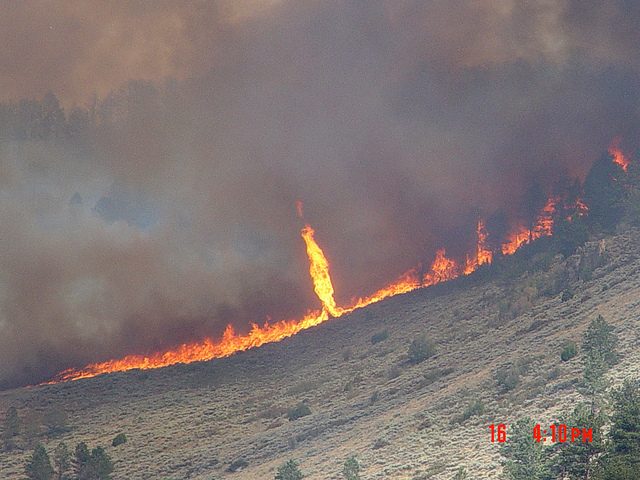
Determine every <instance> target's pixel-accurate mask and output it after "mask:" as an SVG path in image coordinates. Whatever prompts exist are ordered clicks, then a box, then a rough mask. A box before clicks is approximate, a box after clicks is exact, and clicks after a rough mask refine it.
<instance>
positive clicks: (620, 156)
mask: <svg viewBox="0 0 640 480" xmlns="http://www.w3.org/2000/svg"><path fill="white" fill-rule="evenodd" d="M621 142H622V137H615V138H614V139H613V141H612V142H611V145H609V155H611V156H612V157H613V161H614V162H615V163H617V164H618V165H620V167H621V168H622V170H624V171H625V172H626V171H627V169H628V168H629V163H630V160H629V158H628V157H627V156H625V154H624V153H623V152H622V150H621V149H620V143H621Z"/></svg>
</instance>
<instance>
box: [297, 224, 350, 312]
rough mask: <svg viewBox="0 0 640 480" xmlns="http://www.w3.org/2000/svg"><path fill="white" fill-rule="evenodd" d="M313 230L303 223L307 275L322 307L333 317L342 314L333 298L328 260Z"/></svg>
mask: <svg viewBox="0 0 640 480" xmlns="http://www.w3.org/2000/svg"><path fill="white" fill-rule="evenodd" d="M314 233H315V231H314V230H313V228H311V225H305V226H304V228H303V229H302V232H301V235H302V238H303V239H304V243H305V245H306V246H307V257H309V275H311V279H312V280H313V290H314V291H315V292H316V295H317V296H318V298H319V299H320V301H321V302H322V307H323V308H322V309H323V310H324V311H326V312H327V313H329V314H330V315H332V316H334V317H339V316H340V315H342V313H343V311H342V309H341V308H338V306H337V305H336V301H335V299H334V298H333V284H332V283H331V275H330V274H329V262H328V261H327V257H325V256H324V252H323V251H322V249H321V248H320V247H319V246H318V244H317V243H316V241H315V239H314V238H313V234H314Z"/></svg>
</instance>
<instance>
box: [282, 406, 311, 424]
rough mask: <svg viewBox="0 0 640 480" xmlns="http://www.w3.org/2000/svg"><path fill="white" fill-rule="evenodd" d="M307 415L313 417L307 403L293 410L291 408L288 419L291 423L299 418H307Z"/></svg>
mask: <svg viewBox="0 0 640 480" xmlns="http://www.w3.org/2000/svg"><path fill="white" fill-rule="evenodd" d="M307 415H311V409H310V408H309V406H308V405H307V404H305V403H302V402H300V403H299V404H298V405H296V406H295V407H293V408H290V409H289V411H288V412H287V418H288V419H289V420H290V421H293V420H297V419H298V418H302V417H306V416H307Z"/></svg>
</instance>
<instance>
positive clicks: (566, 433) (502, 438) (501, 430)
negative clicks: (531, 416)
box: [489, 423, 593, 443]
mask: <svg viewBox="0 0 640 480" xmlns="http://www.w3.org/2000/svg"><path fill="white" fill-rule="evenodd" d="M489 430H490V432H491V443H496V442H497V443H504V442H506V441H507V425H506V424H504V423H498V424H493V423H492V424H491V425H489ZM531 435H532V438H533V440H535V441H536V442H538V443H544V442H547V441H550V442H552V443H567V442H569V443H577V442H580V443H591V442H593V428H579V427H571V426H567V425H565V424H564V423H552V424H551V425H549V426H547V427H544V428H543V427H542V426H541V425H540V424H539V423H537V424H535V425H534V427H533V430H532V432H531Z"/></svg>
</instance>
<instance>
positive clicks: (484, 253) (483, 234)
mask: <svg viewBox="0 0 640 480" xmlns="http://www.w3.org/2000/svg"><path fill="white" fill-rule="evenodd" d="M476 235H477V244H476V251H475V255H474V256H470V255H467V260H466V262H465V266H464V274H465V275H469V274H470V273H473V272H475V271H476V270H477V269H478V267H479V266H480V265H484V264H485V263H491V262H492V261H493V252H492V251H491V249H490V248H489V246H488V243H487V238H488V237H489V234H488V233H487V229H486V227H485V225H484V221H483V220H482V219H481V218H480V219H478V226H477V227H476Z"/></svg>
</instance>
